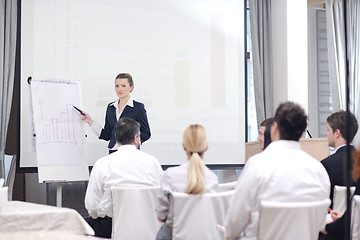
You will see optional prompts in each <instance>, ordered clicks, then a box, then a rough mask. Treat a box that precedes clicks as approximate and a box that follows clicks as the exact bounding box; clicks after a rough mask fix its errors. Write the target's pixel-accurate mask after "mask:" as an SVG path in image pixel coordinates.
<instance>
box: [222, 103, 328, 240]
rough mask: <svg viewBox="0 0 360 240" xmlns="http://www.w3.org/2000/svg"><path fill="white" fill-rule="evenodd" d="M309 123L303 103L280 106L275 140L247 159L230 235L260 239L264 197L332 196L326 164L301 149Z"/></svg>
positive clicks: (232, 203)
mask: <svg viewBox="0 0 360 240" xmlns="http://www.w3.org/2000/svg"><path fill="white" fill-rule="evenodd" d="M306 126H307V116H306V114H305V112H304V110H303V109H302V108H301V107H300V106H299V105H297V104H295V103H292V102H286V103H283V104H281V105H280V106H279V107H278V109H277V110H276V114H275V117H274V123H273V125H272V126H271V140H272V142H271V143H270V145H269V146H268V147H267V148H266V149H265V150H264V151H263V152H261V153H259V154H257V155H255V156H253V157H251V158H250V159H249V160H248V161H247V163H246V165H245V168H244V170H243V171H242V173H241V175H240V177H239V180H238V184H237V186H236V189H235V193H234V195H233V197H232V199H231V201H230V207H229V210H228V214H227V217H226V222H225V229H226V236H227V238H229V239H239V238H240V239H252V240H255V239H257V233H258V222H259V217H260V208H261V205H260V202H261V200H267V201H273V202H309V201H319V200H324V199H326V198H329V191H330V181H329V177H328V175H327V173H326V171H325V169H324V167H323V166H322V165H321V163H320V162H319V161H318V160H316V159H314V158H313V157H311V156H310V155H308V154H307V153H305V152H304V151H302V150H301V149H300V143H299V139H300V137H301V135H302V134H303V132H304V131H305V129H306ZM324 223H325V222H324ZM319 224H320V223H319ZM322 227H323V226H322ZM321 229H322V228H320V229H319V230H321Z"/></svg>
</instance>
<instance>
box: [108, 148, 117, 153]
mask: <svg viewBox="0 0 360 240" xmlns="http://www.w3.org/2000/svg"><path fill="white" fill-rule="evenodd" d="M116 151H117V150H110V149H109V154H112V153H114V152H116Z"/></svg>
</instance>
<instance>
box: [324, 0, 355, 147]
mask: <svg viewBox="0 0 360 240" xmlns="http://www.w3.org/2000/svg"><path fill="white" fill-rule="evenodd" d="M344 2H346V10H347V12H346V15H347V19H346V24H347V25H346V28H347V33H346V36H347V54H348V63H349V88H350V92H349V97H350V104H349V106H350V111H351V112H352V113H353V114H354V115H355V117H356V118H357V120H358V122H360V102H359V101H360V76H359V74H360V1H353V0H326V21H327V29H328V32H327V38H328V54H329V74H330V75H329V78H330V85H331V96H332V97H331V101H332V107H333V111H334V112H336V111H339V110H340V109H344V110H345V108H346V102H345V100H346V95H345V94H346V92H345V91H346V81H345V80H346V76H345V74H346V71H345V70H346V59H345V19H344ZM359 132H360V131H358V134H357V135H356V136H355V139H354V143H355V144H359V143H360V133H359Z"/></svg>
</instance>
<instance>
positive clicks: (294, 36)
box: [272, 0, 308, 112]
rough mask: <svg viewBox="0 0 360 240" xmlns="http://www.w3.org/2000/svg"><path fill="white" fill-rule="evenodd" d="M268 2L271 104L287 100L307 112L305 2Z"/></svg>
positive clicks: (299, 0) (290, 0) (280, 0)
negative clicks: (272, 91)
mask: <svg viewBox="0 0 360 240" xmlns="http://www.w3.org/2000/svg"><path fill="white" fill-rule="evenodd" d="M272 3H273V4H272V8H273V9H272V10H273V11H272V19H273V23H272V27H273V35H272V40H273V65H274V73H273V77H274V105H275V108H276V107H277V106H278V105H279V103H281V102H284V101H287V100H290V101H294V102H296V103H298V104H300V105H301V106H302V107H303V108H304V109H305V111H306V112H307V110H308V81H307V79H308V59H307V1H306V0H297V1H293V0H275V1H273V2H272Z"/></svg>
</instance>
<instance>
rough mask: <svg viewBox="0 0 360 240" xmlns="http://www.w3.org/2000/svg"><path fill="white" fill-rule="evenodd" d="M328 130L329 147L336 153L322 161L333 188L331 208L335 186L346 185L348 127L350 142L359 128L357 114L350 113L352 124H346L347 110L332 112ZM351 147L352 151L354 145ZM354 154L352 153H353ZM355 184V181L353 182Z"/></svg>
mask: <svg viewBox="0 0 360 240" xmlns="http://www.w3.org/2000/svg"><path fill="white" fill-rule="evenodd" d="M326 121H327V123H328V125H327V132H326V136H327V138H328V145H329V147H333V148H335V153H334V154H332V155H330V156H329V157H327V158H325V159H324V160H322V161H321V163H322V164H323V165H324V167H325V169H326V171H327V172H328V174H329V178H330V183H331V189H330V199H331V206H330V207H331V208H332V200H333V195H334V186H335V185H339V186H345V185H346V178H345V176H346V175H345V172H346V169H344V161H346V143H347V142H346V139H347V136H346V127H349V128H350V129H349V140H350V143H351V142H352V140H353V139H354V137H355V135H356V132H357V130H358V123H357V120H356V118H355V116H354V115H353V114H352V113H350V124H349V125H348V126H346V112H345V111H339V112H336V113H333V114H331V115H330V116H329V117H328V118H327V120H326ZM350 147H351V152H352V151H353V149H354V147H353V146H350ZM351 155H352V154H351ZM352 165H353V159H352V158H351V167H352ZM352 185H354V182H353V183H352Z"/></svg>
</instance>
